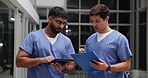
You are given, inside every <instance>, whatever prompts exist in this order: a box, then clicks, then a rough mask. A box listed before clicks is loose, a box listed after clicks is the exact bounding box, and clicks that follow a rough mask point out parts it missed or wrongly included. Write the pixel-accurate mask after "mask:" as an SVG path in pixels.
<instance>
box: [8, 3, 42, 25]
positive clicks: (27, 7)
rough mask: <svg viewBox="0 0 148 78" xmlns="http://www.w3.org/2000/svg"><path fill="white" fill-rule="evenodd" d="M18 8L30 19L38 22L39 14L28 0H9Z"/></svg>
mask: <svg viewBox="0 0 148 78" xmlns="http://www.w3.org/2000/svg"><path fill="white" fill-rule="evenodd" d="M10 2H12V3H13V4H14V5H15V6H16V7H17V8H18V9H19V10H21V11H23V13H24V14H25V15H27V16H28V17H30V18H31V20H32V21H34V22H35V23H37V24H39V16H38V14H37V12H36V10H35V8H34V7H33V5H32V4H31V2H30V0H10Z"/></svg>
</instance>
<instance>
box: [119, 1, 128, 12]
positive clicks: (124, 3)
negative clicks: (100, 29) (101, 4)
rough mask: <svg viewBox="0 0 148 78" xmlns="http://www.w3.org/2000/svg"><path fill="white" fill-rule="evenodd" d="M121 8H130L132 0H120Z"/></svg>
mask: <svg viewBox="0 0 148 78" xmlns="http://www.w3.org/2000/svg"><path fill="white" fill-rule="evenodd" d="M119 10H130V0H119Z"/></svg>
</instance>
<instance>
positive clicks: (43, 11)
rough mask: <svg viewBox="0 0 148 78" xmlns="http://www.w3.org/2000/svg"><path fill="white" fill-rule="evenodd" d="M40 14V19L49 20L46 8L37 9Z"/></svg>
mask: <svg viewBox="0 0 148 78" xmlns="http://www.w3.org/2000/svg"><path fill="white" fill-rule="evenodd" d="M37 12H38V14H39V19H47V9H46V8H37Z"/></svg>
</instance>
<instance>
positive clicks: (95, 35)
mask: <svg viewBox="0 0 148 78" xmlns="http://www.w3.org/2000/svg"><path fill="white" fill-rule="evenodd" d="M97 34H98V33H97V32H96V33H94V34H92V35H91V36H89V37H88V39H87V41H88V40H91V39H94V38H96V37H97Z"/></svg>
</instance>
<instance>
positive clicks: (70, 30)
mask: <svg viewBox="0 0 148 78" xmlns="http://www.w3.org/2000/svg"><path fill="white" fill-rule="evenodd" d="M65 28H66V35H67V36H68V37H69V38H70V39H71V41H72V44H73V46H74V49H75V51H76V53H77V52H78V50H79V26H77V25H67V26H66V27H65Z"/></svg>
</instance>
